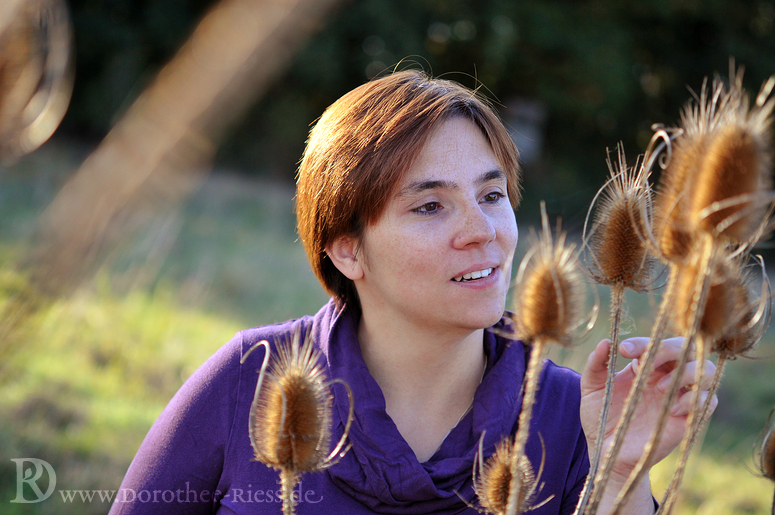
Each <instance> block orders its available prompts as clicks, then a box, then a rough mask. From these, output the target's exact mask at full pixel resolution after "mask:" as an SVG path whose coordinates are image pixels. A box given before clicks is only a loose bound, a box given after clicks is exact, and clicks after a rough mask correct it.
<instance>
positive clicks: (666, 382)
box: [657, 375, 673, 392]
mask: <svg viewBox="0 0 775 515" xmlns="http://www.w3.org/2000/svg"><path fill="white" fill-rule="evenodd" d="M672 379H673V376H671V375H666V376H665V377H663V378H662V379H660V380H659V382H658V383H657V389H658V390H661V391H663V392H664V391H666V390H667V388H668V386H670V381H671V380H672Z"/></svg>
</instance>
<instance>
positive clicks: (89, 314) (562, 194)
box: [0, 0, 775, 515]
mask: <svg viewBox="0 0 775 515" xmlns="http://www.w3.org/2000/svg"><path fill="white" fill-rule="evenodd" d="M211 4H212V2H211V0H110V1H109V2H105V1H103V0H70V5H71V8H72V14H73V19H74V22H75V30H76V44H77V49H76V62H77V71H76V84H75V90H74V95H73V101H72V104H71V107H70V109H69V111H68V113H67V115H66V117H65V120H64V122H63V124H62V126H61V127H60V129H59V130H58V132H57V134H56V136H55V138H54V141H53V142H50V143H48V144H46V146H45V147H44V148H43V149H42V150H41V151H39V152H38V153H36V154H33V155H32V156H29V157H28V158H26V159H25V160H23V161H22V162H20V163H19V164H18V165H16V166H15V167H13V168H12V169H2V170H0V171H1V172H2V174H0V264H2V265H3V266H2V267H0V305H2V303H5V302H8V301H9V292H12V291H13V289H14V287H10V286H9V285H11V284H19V283H23V282H24V277H21V276H19V275H18V274H17V273H16V271H15V270H14V269H13V267H11V266H10V263H12V262H13V260H14V259H15V258H16V257H18V256H20V255H21V254H22V253H23V252H24V249H25V248H26V245H27V244H28V242H29V236H30V234H31V231H32V228H33V227H34V226H35V223H36V220H37V216H38V215H39V214H40V212H41V211H42V209H44V208H45V206H46V205H47V203H48V202H49V201H50V200H51V198H52V197H53V195H54V194H55V193H56V191H57V190H58V188H59V187H60V186H61V185H62V184H63V182H64V181H65V180H66V179H67V177H69V176H70V175H71V174H72V172H73V171H74V170H75V169H76V167H77V165H78V163H79V162H80V161H81V160H82V159H83V158H84V157H85V156H86V155H87V154H88V151H89V149H90V148H91V147H92V146H93V145H94V144H96V143H97V142H98V141H99V140H100V139H101V138H102V137H103V136H104V135H105V134H106V133H107V131H108V130H109V129H110V127H111V126H112V125H113V123H115V121H116V120H117V119H119V118H120V116H121V115H122V113H123V112H124V111H125V110H126V109H127V108H128V106H129V105H131V103H132V101H133V100H134V99H135V98H136V97H137V95H138V94H139V93H140V92H141V91H142V90H143V88H144V87H145V86H146V85H147V84H148V83H149V82H150V80H151V79H152V78H153V76H154V75H155V74H156V72H157V71H158V70H159V68H160V67H161V66H163V64H164V63H165V62H167V61H168V60H169V59H170V57H171V56H172V55H173V54H174V52H175V51H176V49H177V48H179V46H180V45H181V44H182V43H183V41H185V40H186V38H187V37H188V35H189V33H190V31H191V30H192V27H193V26H194V24H195V23H196V22H197V21H198V20H199V19H200V18H201V17H202V16H203V15H204V13H206V11H207V9H208V8H209V7H210V5H211ZM730 57H735V58H736V60H737V62H738V63H740V64H742V65H744V66H745V67H746V70H747V71H746V75H745V82H746V85H747V86H748V88H749V89H751V90H756V89H758V87H759V85H760V84H761V83H762V82H763V81H764V80H765V78H766V77H768V76H769V75H771V74H773V73H775V3H773V2H772V1H751V0H745V1H739V0H738V1H733V0H727V1H719V0H716V1H714V0H710V1H699V0H654V1H652V2H642V1H640V2H636V1H631V0H620V1H615V0H607V1H602V0H601V1H592V0H589V1H567V0H566V1H560V0H545V1H537V0H476V1H474V0H350V1H347V2H344V3H343V4H342V6H341V8H340V9H339V10H338V11H337V12H335V13H334V14H333V15H332V16H330V17H329V18H328V19H327V20H326V21H325V23H323V24H322V26H320V27H318V31H317V32H316V34H315V35H314V36H313V37H312V38H311V39H310V40H309V41H307V43H306V44H305V45H304V47H303V48H302V50H301V51H300V52H299V53H298V55H297V56H296V57H295V59H294V61H293V62H292V63H291V64H290V66H289V68H288V70H287V72H286V73H285V74H284V75H283V76H282V77H281V78H280V79H279V80H278V81H277V83H276V84H274V85H273V87H272V88H271V90H270V91H269V92H268V93H267V94H266V95H265V97H264V98H263V99H262V100H260V101H259V102H258V103H257V104H256V105H255V106H254V108H253V109H251V110H250V112H248V113H247V114H246V115H245V117H244V118H243V120H242V121H241V122H240V123H239V125H238V126H235V127H233V129H232V131H231V132H230V134H229V135H228V137H227V138H226V140H225V141H223V142H222V145H221V148H220V152H219V154H218V157H217V163H216V167H215V169H216V171H215V172H214V174H213V175H212V176H211V177H210V179H209V180H208V181H207V182H205V183H204V184H203V185H202V188H201V190H200V191H199V192H198V193H197V194H195V195H193V196H192V197H190V198H188V199H186V201H185V202H184V203H183V204H182V205H179V206H170V207H169V210H167V211H164V212H163V213H155V214H153V216H151V217H149V218H152V219H153V220H155V222H156V223H155V224H152V226H150V227H147V228H145V229H144V231H142V232H140V233H139V234H136V235H135V236H134V237H133V238H132V239H130V240H127V241H125V242H123V244H122V245H121V246H119V247H117V248H116V249H115V250H114V251H113V252H112V254H111V256H110V258H109V259H108V261H107V262H106V264H105V266H104V268H103V270H102V271H101V272H100V273H99V275H98V278H97V279H96V280H95V281H94V282H93V283H92V284H87V285H84V287H83V288H82V289H80V290H79V291H78V292H76V294H75V295H73V296H72V297H69V298H61V299H57V300H56V301H54V302H52V303H51V304H50V305H48V307H47V308H46V309H45V310H43V311H41V312H40V313H39V314H38V315H37V316H36V317H35V318H34V319H31V320H29V323H28V324H26V326H25V327H26V328H25V333H24V334H23V341H24V345H23V346H22V348H21V349H20V350H19V352H17V353H14V355H13V356H12V359H10V360H8V361H5V362H4V363H2V368H3V375H2V377H3V379H2V381H1V382H0V457H2V461H0V511H2V513H8V514H13V515H18V514H23V513H24V514H27V513H36V514H38V513H79V514H84V513H86V514H90V513H94V514H97V513H106V512H107V506H106V505H105V504H101V503H96V502H93V503H75V504H68V505H65V504H62V503H54V502H51V503H41V504H40V505H18V504H17V505H12V504H10V503H8V502H7V500H8V499H11V498H13V497H14V495H15V493H16V492H15V479H16V478H15V472H16V471H15V469H14V464H13V462H11V461H9V460H8V458H9V457H21V456H36V457H40V458H44V459H46V460H48V461H50V462H51V463H52V465H54V466H55V468H56V470H57V471H58V474H59V486H58V488H64V489H67V488H72V489H95V488H104V489H116V488H118V485H119V484H120V480H121V477H122V476H123V473H124V471H125V469H126V466H127V465H128V462H129V460H130V459H131V458H132V456H133V455H134V452H135V451H136V449H137V446H138V445H139V443H140V441H141V440H142V438H143V436H144V435H145V433H146V432H147V429H148V427H149V426H150V424H151V423H152V422H153V420H154V419H155V417H156V416H157V415H158V413H159V411H160V410H161V409H162V408H163V406H164V405H165V404H166V402H167V401H168V400H169V398H170V397H171V395H172V394H173V393H174V392H175V391H176V390H177V388H178V387H179V386H180V384H181V383H182V382H183V381H184V380H185V378H186V377H188V375H189V374H190V373H191V371H193V369H195V368H196V367H197V366H198V365H199V364H201V363H202V361H204V360H205V359H206V358H207V357H208V356H209V355H210V354H212V352H213V351H214V350H215V349H217V348H218V347H219V346H220V345H221V344H222V343H223V342H224V341H225V340H227V339H228V338H230V337H231V335H232V334H233V333H234V332H235V331H236V330H239V329H242V328H244V327H247V326H250V325H258V324H264V323H270V322H273V321H279V320H284V319H287V318H291V317H295V316H300V315H303V314H307V313H313V312H314V311H315V310H316V309H317V308H318V307H319V306H320V305H321V304H322V303H323V302H324V301H325V295H324V293H323V292H322V290H321V289H320V287H319V286H318V285H317V282H316V281H315V279H314V276H313V275H312V273H311V271H310V270H309V267H308V265H307V264H306V259H305V257H304V253H303V250H302V248H301V246H300V245H299V244H298V243H297V242H295V239H296V236H295V234H294V229H293V227H294V220H293V214H292V205H291V196H292V194H293V192H292V185H291V183H292V180H293V176H294V171H295V167H296V162H297V161H298V158H299V156H300V155H301V152H302V150H303V145H304V140H305V139H306V135H307V132H308V130H309V126H310V124H311V123H313V122H314V120H315V119H316V118H317V117H318V116H319V115H320V114H321V113H322V111H323V110H324V109H325V107H326V106H327V105H329V104H330V103H331V102H332V101H334V100H335V99H336V98H338V97H339V96H340V95H341V94H343V93H345V92H346V91H348V90H349V89H351V88H353V87H355V86H357V85H359V84H361V83H363V82H364V81H366V80H368V79H370V78H371V77H373V76H374V75H375V74H379V73H383V72H386V71H389V70H390V69H392V68H393V67H394V66H396V65H397V63H402V64H400V65H399V66H410V65H411V66H419V67H422V68H424V69H425V70H427V71H428V72H430V73H431V74H433V75H435V76H440V75H441V76H445V77H448V78H452V79H455V80H458V81H460V82H462V83H464V84H466V85H468V86H471V87H479V88H480V90H481V91H483V92H484V93H485V94H486V95H488V96H489V97H490V98H492V99H494V100H495V101H496V103H497V104H498V106H499V108H500V110H501V113H502V115H503V116H504V118H505V119H507V120H509V115H510V109H513V108H512V106H513V101H514V99H528V100H529V101H531V102H533V103H535V104H537V105H540V106H542V108H543V109H544V110H545V112H546V115H547V118H546V124H545V128H544V134H543V136H544V138H545V139H544V146H543V151H542V154H541V156H540V159H538V160H537V161H535V162H531V163H529V164H528V165H527V166H526V170H525V172H526V173H525V202H524V204H523V206H522V208H521V210H520V213H519V216H520V223H522V225H521V227H520V228H521V229H522V230H523V234H526V233H527V231H525V230H524V229H526V228H527V227H526V226H527V225H528V224H527V223H523V218H534V217H535V213H537V212H538V208H537V203H538V201H539V200H541V199H545V200H546V201H547V202H548V205H549V211H550V213H551V214H552V216H554V215H556V214H560V215H562V216H563V218H564V220H565V227H567V228H570V229H571V230H573V229H580V227H581V224H582V222H583V217H584V214H585V213H586V206H587V204H588V202H589V200H590V199H591V198H592V196H593V195H594V193H595V192H596V191H597V189H598V188H599V187H600V185H601V184H602V183H603V180H604V177H605V175H606V173H607V169H606V167H605V155H606V148H613V147H614V146H615V145H616V143H617V142H619V141H623V142H624V145H625V149H626V150H627V152H628V155H629V156H630V157H631V158H634V156H635V155H636V154H638V153H641V152H642V151H643V150H644V149H645V146H646V143H647V141H648V139H649V137H650V135H651V130H650V127H651V125H652V124H653V123H664V124H668V125H672V124H674V123H676V122H677V119H678V113H679V110H680V107H681V105H683V104H684V102H685V101H686V100H687V99H688V98H689V97H690V93H689V91H688V90H687V89H686V87H687V86H689V87H691V88H693V89H694V90H698V89H699V88H700V86H701V84H702V80H703V78H704V77H706V76H708V75H710V74H712V73H713V72H716V71H717V72H720V73H721V74H722V75H725V74H726V73H727V69H728V65H729V58H730ZM523 240H525V238H523ZM518 253H519V255H521V254H522V253H521V252H518ZM278 278H280V280H278ZM602 296H603V297H605V293H602ZM653 304H654V302H653V299H652V301H651V302H650V301H649V300H648V299H647V298H640V299H639V300H634V299H632V300H631V317H632V320H633V331H635V332H637V334H645V333H646V332H647V331H648V328H649V326H650V321H651V320H653V312H652V307H653ZM605 325H606V324H604V323H599V324H598V327H599V328H600V333H599V334H598V333H593V334H592V335H590V336H589V338H588V339H587V344H586V345H588V344H589V342H594V341H595V339H596V338H598V337H604V336H605V333H606V332H607V331H606V329H605ZM586 349H587V347H584V345H582V346H581V347H576V348H574V349H572V350H571V351H569V352H568V353H567V355H557V356H555V358H556V359H557V360H558V361H561V362H563V363H566V364H568V365H569V366H572V367H574V368H579V367H580V366H581V364H583V361H584V359H585V357H586V354H587V353H586ZM773 354H775V347H774V346H773V338H772V337H771V336H770V335H768V337H767V338H766V339H765V341H764V342H763V344H762V347H761V350H760V352H759V354H758V358H757V359H756V360H752V361H747V360H741V361H738V362H736V363H732V364H730V366H729V367H728V370H729V371H728V374H727V377H726V378H725V380H724V383H723V386H722V390H721V392H720V394H719V395H720V397H721V403H720V407H719V409H718V411H717V413H716V415H715V416H714V419H713V422H712V424H711V427H710V429H709V431H708V434H707V436H706V439H705V446H704V449H703V453H702V454H701V455H700V456H698V458H697V459H696V462H695V464H694V465H693V468H692V470H691V471H690V474H689V478H688V482H687V486H686V493H685V496H684V500H685V501H684V505H683V507H682V510H683V511H681V513H698V514H699V513H703V514H711V513H719V514H722V513H723V514H730V513H766V512H767V510H768V509H769V508H768V507H769V505H770V503H769V501H770V499H771V494H772V485H771V484H768V483H767V482H766V481H763V480H761V478H758V477H757V476H756V471H755V463H754V459H753V451H752V449H753V448H754V447H755V442H756V439H757V437H758V436H759V433H760V431H761V430H762V429H763V427H764V424H765V421H766V419H767V414H768V413H769V410H770V409H772V407H773V405H775V379H773V376H772V373H771V365H772V364H771V358H772V357H773ZM660 470H661V469H660ZM664 470H667V471H668V472H665V473H662V472H660V471H659V470H658V471H657V472H656V473H655V474H654V475H653V477H654V480H655V482H656V485H657V486H656V490H657V491H658V489H659V488H660V487H662V488H663V487H664V486H665V485H666V483H667V478H668V477H669V464H667V466H666V468H665V469H664Z"/></svg>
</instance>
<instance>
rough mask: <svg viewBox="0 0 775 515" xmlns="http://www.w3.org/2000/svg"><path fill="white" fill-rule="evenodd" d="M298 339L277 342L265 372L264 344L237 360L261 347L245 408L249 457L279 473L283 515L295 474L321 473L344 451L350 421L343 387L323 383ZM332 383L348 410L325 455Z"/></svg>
mask: <svg viewBox="0 0 775 515" xmlns="http://www.w3.org/2000/svg"><path fill="white" fill-rule="evenodd" d="M301 340H302V335H301V330H297V331H296V332H295V333H294V334H293V337H292V339H291V340H290V341H285V342H279V343H278V344H277V347H276V349H277V356H276V359H274V360H272V366H271V368H270V369H269V370H267V365H268V363H269V358H270V351H269V349H270V347H269V344H268V342H266V341H263V342H260V343H259V344H256V345H255V346H254V347H253V348H251V349H250V351H248V353H246V355H245V356H244V357H243V358H242V359H243V361H244V360H245V359H246V358H247V356H248V355H249V354H250V353H251V352H252V351H253V350H254V349H255V348H257V347H258V346H263V347H265V348H266V353H265V355H264V362H263V365H262V367H261V370H260V373H259V378H258V382H257V384H256V391H255V395H254V397H253V403H252V405H251V408H250V417H249V435H250V443H251V445H252V447H253V451H254V459H255V460H256V461H260V462H262V463H264V464H265V465H267V466H269V467H272V468H274V469H275V470H279V471H280V475H281V483H282V488H283V494H284V496H285V497H284V499H283V510H284V513H293V505H292V504H293V500H292V495H293V493H292V490H293V488H294V486H295V484H296V483H297V481H298V480H299V477H300V474H302V473H306V472H320V471H323V470H325V469H327V468H328V467H330V466H332V465H334V464H336V463H337V462H338V461H339V459H341V457H342V456H344V454H345V453H346V452H347V451H348V450H349V445H348V446H347V447H345V446H344V445H345V440H346V438H347V435H348V433H349V429H350V425H351V423H352V419H353V402H352V393H351V391H350V388H349V386H348V385H347V384H346V383H344V382H343V381H341V380H338V379H335V380H333V381H329V380H328V378H327V376H326V373H325V371H324V368H323V366H322V364H321V362H320V352H319V351H317V350H315V349H314V348H313V346H312V341H311V338H310V337H309V334H307V335H306V336H305V337H304V342H303V343H302V341H301ZM334 383H340V384H341V385H343V387H344V388H345V389H346V390H347V395H348V398H349V401H350V412H349V416H348V419H347V422H346V424H345V429H344V432H343V434H342V437H341V439H340V440H339V442H338V443H337V445H336V446H335V447H334V449H333V450H332V451H330V452H329V447H330V443H331V442H330V440H331V418H332V415H331V408H332V403H333V395H332V393H331V387H332V385H333V384H334Z"/></svg>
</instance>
